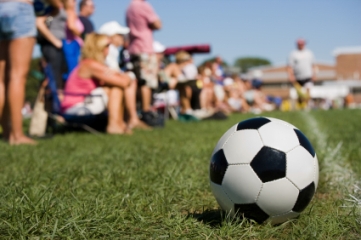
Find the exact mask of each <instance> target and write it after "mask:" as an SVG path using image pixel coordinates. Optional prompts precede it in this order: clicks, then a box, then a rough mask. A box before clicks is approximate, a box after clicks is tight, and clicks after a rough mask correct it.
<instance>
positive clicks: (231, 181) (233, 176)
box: [222, 165, 262, 204]
mask: <svg viewBox="0 0 361 240" xmlns="http://www.w3.org/2000/svg"><path fill="white" fill-rule="evenodd" d="M222 187H223V190H224V191H225V192H226V193H227V195H228V197H229V198H230V199H231V200H232V202H234V203H238V204H244V203H254V202H255V201H256V200H257V196H258V194H259V192H260V190H261V188H262V182H261V180H260V179H259V178H258V176H257V175H256V173H255V172H254V171H253V169H252V168H251V166H250V165H230V166H228V169H227V172H226V174H225V176H224V178H223V182H222Z"/></svg>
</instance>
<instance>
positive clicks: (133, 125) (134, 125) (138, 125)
mask: <svg viewBox="0 0 361 240" xmlns="http://www.w3.org/2000/svg"><path fill="white" fill-rule="evenodd" d="M128 126H129V128H130V129H143V130H152V129H153V128H152V127H151V126H149V125H147V124H146V123H145V122H143V121H140V120H139V119H138V120H134V121H132V120H130V121H129V125H128Z"/></svg>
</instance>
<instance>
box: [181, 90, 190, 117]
mask: <svg viewBox="0 0 361 240" xmlns="http://www.w3.org/2000/svg"><path fill="white" fill-rule="evenodd" d="M179 95H180V104H181V112H182V113H186V111H187V110H191V109H192V108H191V101H190V99H191V97H192V89H191V88H190V87H189V86H181V87H180V88H179Z"/></svg>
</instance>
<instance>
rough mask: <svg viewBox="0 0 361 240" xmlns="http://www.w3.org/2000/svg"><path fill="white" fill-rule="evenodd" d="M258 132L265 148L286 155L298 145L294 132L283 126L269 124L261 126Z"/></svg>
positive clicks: (273, 123)
mask: <svg viewBox="0 0 361 240" xmlns="http://www.w3.org/2000/svg"><path fill="white" fill-rule="evenodd" d="M258 131H259V133H260V134H261V138H262V141H263V143H264V145H265V146H267V147H270V148H274V149H277V150H280V151H283V152H285V153H287V152H288V151H290V150H292V149H293V148H295V147H297V146H298V145H300V143H299V141H298V137H297V135H296V133H295V131H294V130H293V129H292V128H289V127H287V126H285V125H283V124H279V123H275V122H270V123H268V124H266V125H264V126H262V127H261V128H260V129H258Z"/></svg>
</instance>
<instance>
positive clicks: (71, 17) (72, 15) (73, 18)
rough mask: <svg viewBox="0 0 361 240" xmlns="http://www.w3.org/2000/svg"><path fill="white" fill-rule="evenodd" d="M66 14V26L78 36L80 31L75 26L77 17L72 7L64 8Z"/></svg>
mask: <svg viewBox="0 0 361 240" xmlns="http://www.w3.org/2000/svg"><path fill="white" fill-rule="evenodd" d="M66 14H67V16H68V19H67V23H66V24H67V26H68V29H69V30H70V31H71V32H72V33H73V34H74V35H75V36H78V37H80V36H81V34H82V32H81V31H79V28H78V26H77V20H78V17H77V15H76V13H75V12H74V10H73V9H67V10H66Z"/></svg>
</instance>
